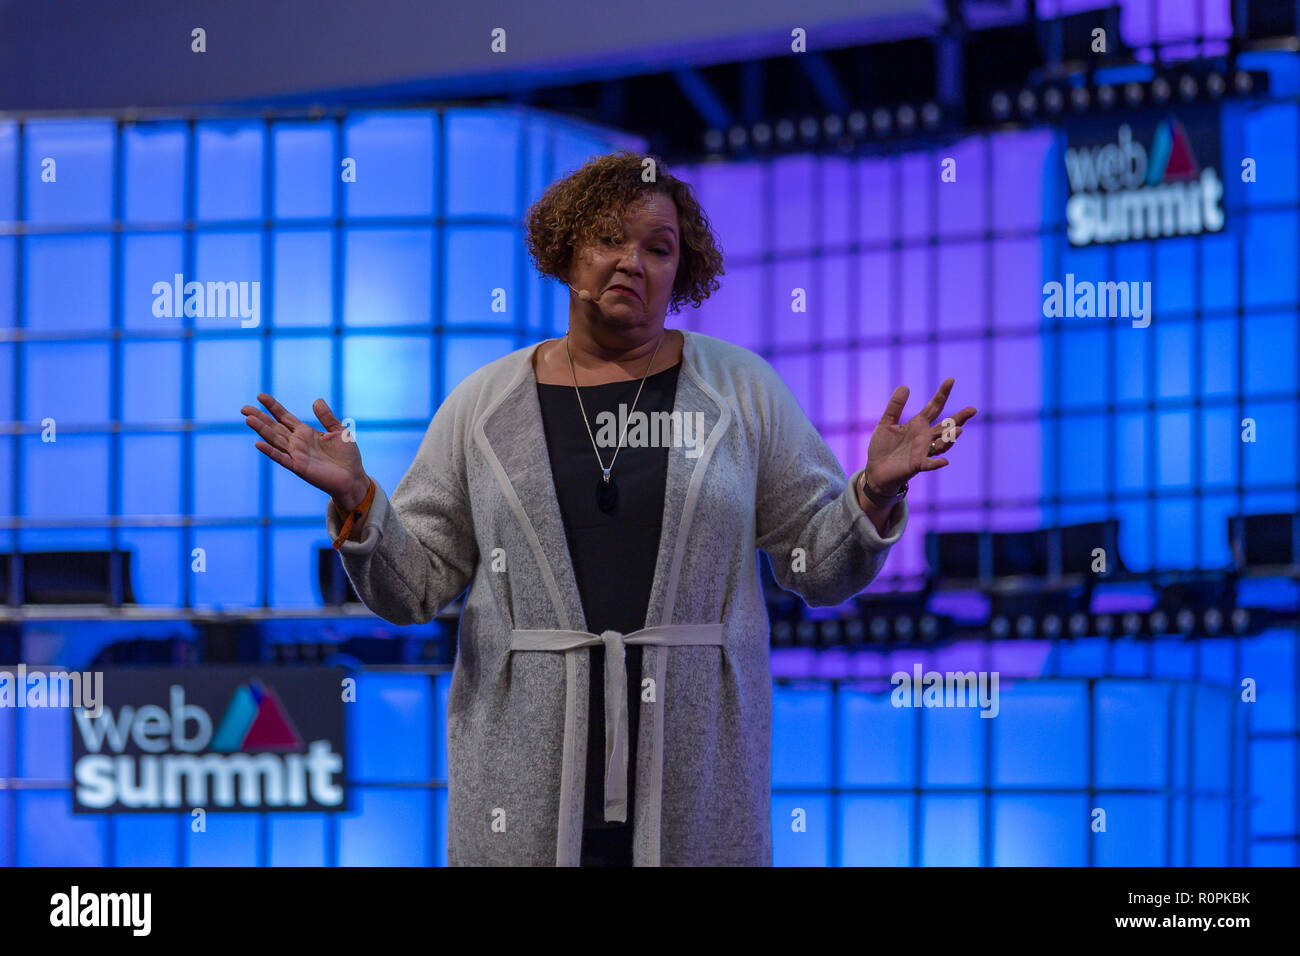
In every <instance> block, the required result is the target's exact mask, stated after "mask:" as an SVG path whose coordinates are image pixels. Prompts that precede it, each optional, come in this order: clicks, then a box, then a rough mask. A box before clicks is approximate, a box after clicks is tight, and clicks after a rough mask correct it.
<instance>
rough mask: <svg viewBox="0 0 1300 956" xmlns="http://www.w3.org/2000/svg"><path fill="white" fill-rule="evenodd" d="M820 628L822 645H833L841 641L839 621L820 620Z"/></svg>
mask: <svg viewBox="0 0 1300 956" xmlns="http://www.w3.org/2000/svg"><path fill="white" fill-rule="evenodd" d="M820 630H821V641H822V647H834V646H835V645H836V644H841V643H843V641H842V640H841V636H842V631H841V630H840V622H839V621H836V620H833V619H832V620H829V621H822V622H821V628H820Z"/></svg>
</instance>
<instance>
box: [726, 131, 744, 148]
mask: <svg viewBox="0 0 1300 956" xmlns="http://www.w3.org/2000/svg"><path fill="white" fill-rule="evenodd" d="M748 138H749V134H748V133H747V132H746V131H745V127H743V126H733V127H731V129H729V130H727V143H728V145H730V146H731V148H732V149H743V148H744V146H745V140H747V139H748Z"/></svg>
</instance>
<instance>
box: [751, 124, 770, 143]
mask: <svg viewBox="0 0 1300 956" xmlns="http://www.w3.org/2000/svg"><path fill="white" fill-rule="evenodd" d="M750 135H751V136H752V137H753V140H754V145H755V146H766V145H767V144H768V143H770V142H772V127H771V126H769V125H768V124H767V123H759V124H757V125H756V126H755V127H754V131H753V133H751V134H750Z"/></svg>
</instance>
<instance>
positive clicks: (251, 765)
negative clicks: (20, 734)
mask: <svg viewBox="0 0 1300 956" xmlns="http://www.w3.org/2000/svg"><path fill="white" fill-rule="evenodd" d="M168 703H169V707H168V708H167V709H164V708H162V707H160V706H158V705H156V704H145V705H144V706H140V707H134V706H132V705H130V704H126V705H123V706H121V707H119V708H117V709H116V710H114V709H113V708H111V707H104V708H103V712H102V713H101V714H100V716H98V717H90V716H88V715H87V713H86V712H85V710H84V709H77V710H75V711H74V714H75V716H76V722H77V730H78V731H79V732H80V735H81V743H82V744H83V745H84V750H85V755H84V756H81V757H78V758H77V759H76V761H75V765H74V777H75V780H76V798H77V801H76V802H77V803H78V804H79V805H80V806H81V807H83V808H85V809H87V810H92V811H94V810H106V809H108V808H110V807H112V808H114V809H119V808H121V809H179V808H186V809H191V808H195V807H207V808H209V809H245V808H250V807H262V808H275V807H281V808H286V809H289V808H303V809H306V808H330V807H337V806H339V805H341V804H342V802H343V796H344V791H343V787H342V786H341V785H340V784H339V783H337V782H336V781H335V776H336V775H337V774H340V773H341V772H342V769H343V758H342V757H341V756H340V755H339V754H337V753H335V752H334V748H333V746H332V745H331V744H330V741H329V740H313V741H312V742H311V743H310V744H308V745H306V746H305V747H304V744H303V737H302V735H301V734H299V732H298V730H297V729H296V728H295V727H294V724H293V721H292V720H291V719H290V718H289V715H288V712H287V711H286V710H285V708H284V705H283V704H281V702H280V700H279V698H277V697H276V695H275V692H274V691H272V690H271V689H270V688H268V687H266V686H264V685H263V684H262V683H261V682H260V681H258V680H257V679H256V678H254V679H252V680H250V681H249V682H248V683H245V684H240V685H239V686H237V687H236V688H235V691H234V694H233V695H232V696H231V698H230V703H229V705H228V706H227V707H226V710H225V713H224V715H223V716H222V718H221V721H220V723H218V724H217V726H216V730H215V732H214V731H213V722H212V718H211V716H210V715H209V714H208V712H207V711H206V710H204V709H203V708H202V707H199V706H197V705H195V704H191V703H186V700H185V688H184V687H183V686H182V685H180V684H172V685H171V686H170V687H169V688H168ZM205 751H206V752H205ZM304 751H305V752H304Z"/></svg>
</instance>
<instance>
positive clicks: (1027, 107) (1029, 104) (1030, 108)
mask: <svg viewBox="0 0 1300 956" xmlns="http://www.w3.org/2000/svg"><path fill="white" fill-rule="evenodd" d="M1016 105H1017V106H1018V107H1020V112H1021V113H1023V114H1024V115H1025V116H1033V115H1034V112H1035V111H1036V110H1037V109H1038V97H1036V96H1034V92H1033V90H1021V91H1020V95H1019V96H1017V97H1016Z"/></svg>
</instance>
